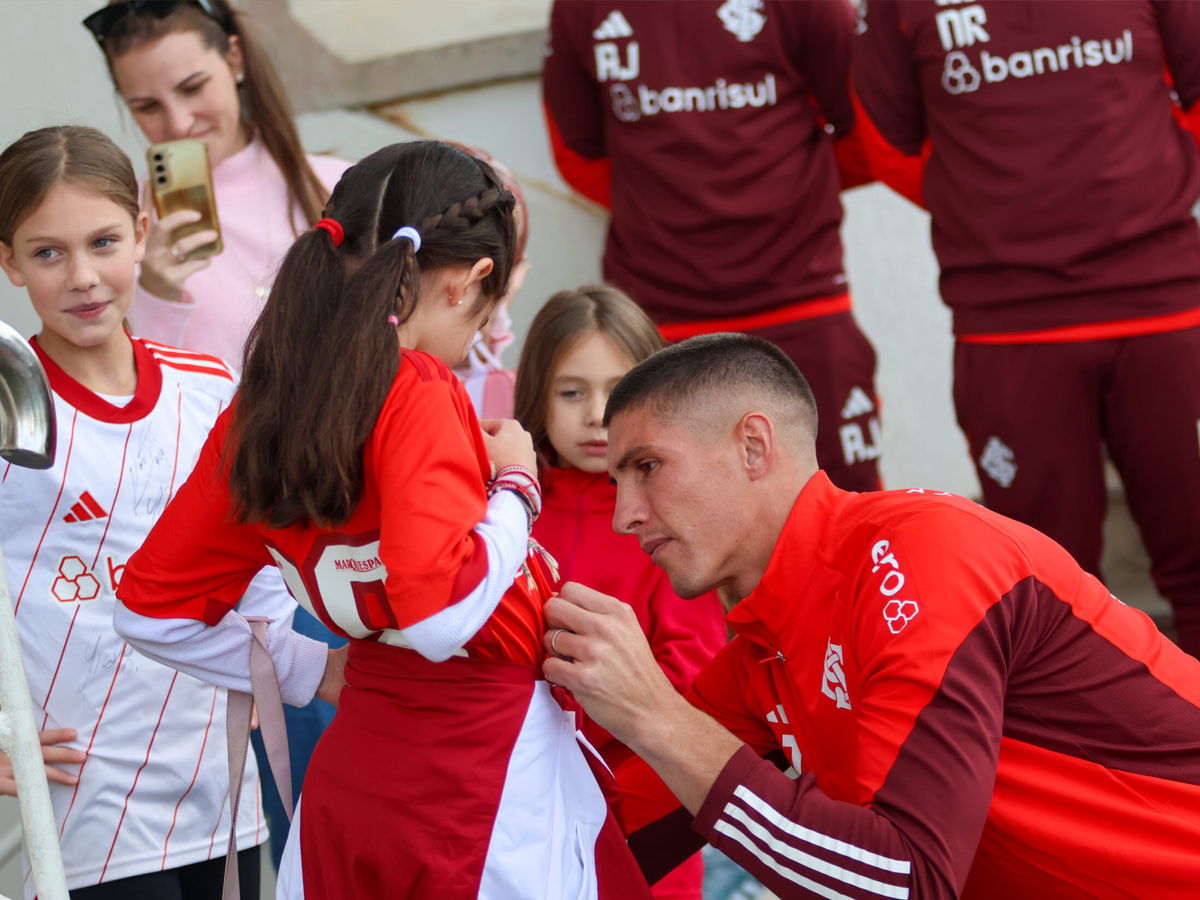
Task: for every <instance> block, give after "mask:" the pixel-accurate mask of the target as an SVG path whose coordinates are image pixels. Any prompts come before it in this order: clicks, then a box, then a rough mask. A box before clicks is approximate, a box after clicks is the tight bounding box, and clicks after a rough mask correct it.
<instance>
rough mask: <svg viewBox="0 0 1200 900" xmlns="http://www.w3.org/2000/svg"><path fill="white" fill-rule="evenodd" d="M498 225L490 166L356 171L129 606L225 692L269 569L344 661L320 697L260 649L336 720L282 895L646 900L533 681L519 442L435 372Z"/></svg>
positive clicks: (492, 271) (532, 584)
mask: <svg viewBox="0 0 1200 900" xmlns="http://www.w3.org/2000/svg"><path fill="white" fill-rule="evenodd" d="M512 210H513V198H512V195H511V194H510V193H509V192H508V191H507V190H505V189H504V187H503V185H502V184H501V182H500V180H499V178H497V177H496V175H495V173H494V172H493V170H492V169H491V167H490V166H488V165H487V164H486V163H484V162H482V161H479V160H476V159H474V158H472V157H471V156H469V155H467V154H465V153H463V152H462V151H460V150H457V149H455V148H452V147H449V146H447V145H445V144H440V143H437V142H433V141H423V142H414V143H409V144H397V145H393V146H391V147H386V148H384V149H383V150H380V151H378V152H377V153H374V154H372V155H371V156H368V157H367V158H366V159H364V160H362V161H361V162H360V163H359V164H358V165H356V166H354V167H353V168H352V169H350V170H349V171H348V172H347V173H346V175H345V176H343V178H342V180H341V181H340V182H339V183H338V185H337V187H336V188H335V189H334V191H333V193H332V195H331V196H330V199H329V204H328V206H327V207H326V209H325V217H324V218H322V219H321V221H320V222H318V223H317V225H318V227H316V228H315V229H313V230H312V231H310V232H307V233H306V234H303V235H301V237H300V238H299V239H298V240H297V241H296V243H295V245H294V246H293V247H292V249H291V250H290V251H289V252H288V255H287V257H286V258H285V259H284V262H283V265H282V267H281V268H280V271H279V276H278V278H277V279H276V281H275V285H274V287H273V288H272V291H271V296H270V298H269V299H268V301H267V305H266V308H265V309H264V311H263V314H262V316H261V318H260V319H259V321H258V322H257V324H256V325H255V327H254V331H253V332H252V334H251V338H250V346H251V350H250V351H249V353H248V355H247V358H246V366H245V374H244V379H243V382H242V388H241V390H240V391H239V393H238V396H237V399H236V402H235V404H234V405H233V408H232V409H231V411H230V413H229V414H228V415H226V416H223V417H222V419H221V420H220V421H219V422H218V424H217V427H216V428H215V429H214V430H213V434H212V435H211V437H210V439H209V441H208V443H207V445H206V446H205V448H204V450H203V452H202V453H201V456H200V460H199V462H198V463H197V468H196V471H195V474H194V475H193V477H192V478H190V479H189V480H188V482H187V484H185V485H184V487H183V489H182V490H181V491H180V493H179V496H178V497H177V499H176V501H175V502H174V503H173V504H172V505H171V506H170V508H168V509H167V511H166V512H165V513H164V515H163V517H162V519H161V520H160V522H159V524H158V526H157V527H156V528H155V530H154V531H153V532H152V534H151V535H150V537H149V539H148V540H147V542H146V544H145V545H144V546H143V548H142V550H141V552H139V553H138V554H137V555H136V556H135V557H134V558H133V559H132V560H131V561H130V563H129V566H128V568H127V570H126V572H125V577H124V579H123V581H122V583H121V589H120V592H119V597H120V599H121V600H122V601H123V603H124V606H123V607H121V608H120V609H119V610H118V612H117V615H116V623H117V627H118V629H119V630H120V631H122V633H123V634H125V635H126V636H127V638H128V639H129V640H130V641H131V643H134V644H135V645H136V646H139V647H144V648H148V649H150V650H152V651H153V652H155V653H156V654H157V655H159V656H161V657H165V658H171V657H175V658H177V659H180V660H183V659H185V658H188V659H196V658H203V659H206V660H208V667H209V669H210V671H214V672H216V671H217V670H218V669H220V668H221V667H222V666H224V667H225V669H226V671H227V672H228V676H226V677H228V678H229V679H240V680H242V681H244V679H245V677H246V672H247V657H248V656H250V654H249V653H248V648H250V647H251V641H252V638H251V637H250V636H249V632H248V630H247V628H246V624H245V622H244V621H242V622H239V618H240V617H239V616H238V614H237V613H236V612H234V611H233V609H232V602H231V601H232V598H234V597H235V596H236V595H237V594H238V592H239V591H240V590H241V587H242V585H243V584H244V583H245V582H246V581H247V580H248V579H249V578H251V577H253V575H254V574H255V573H256V572H258V571H259V570H260V569H262V568H263V567H265V566H269V565H276V566H278V567H279V568H280V569H281V570H282V571H283V576H284V579H285V580H286V581H287V583H288V585H289V587H290V588H291V589H292V592H293V593H294V594H295V595H296V598H297V599H298V600H299V601H300V602H301V603H302V604H304V605H305V606H306V607H307V608H308V609H310V610H311V611H312V612H313V613H314V614H315V615H317V616H318V617H320V619H321V620H322V621H323V622H325V623H326V625H328V626H329V627H330V628H331V629H333V630H334V631H336V632H339V633H341V634H345V635H347V636H348V637H349V638H350V644H349V652H348V658H347V657H346V656H345V655H344V653H343V652H342V651H330V652H329V654H328V658H327V662H326V664H325V666H324V667H323V671H322V667H319V666H318V667H316V668H306V667H304V666H303V665H298V664H297V658H296V657H295V656H293V657H287V656H285V655H284V654H282V653H278V652H276V651H275V647H274V645H273V644H272V645H268V646H267V651H268V652H269V653H270V654H271V656H272V662H273V663H274V666H275V670H276V673H277V674H278V677H279V681H280V685H281V689H282V690H281V692H282V694H283V695H284V696H285V697H286V696H287V694H288V693H289V687H288V686H289V685H290V684H291V683H292V682H293V681H297V680H298V681H306V680H307V681H309V682H317V681H319V682H320V684H319V686H318V688H317V694H318V696H321V697H322V698H325V699H328V700H330V701H331V702H336V703H338V712H337V715H336V716H335V718H334V721H333V724H332V725H331V726H330V727H329V729H328V730H327V731H326V732H325V734H324V735H323V736H322V738H321V740H320V743H319V744H318V746H317V749H316V752H315V753H314V755H313V758H312V762H311V763H310V766H309V769H308V773H307V775H306V778H305V784H304V796H303V803H302V804H301V805H300V806H299V807H298V810H297V818H298V821H299V827H298V828H295V827H294V828H292V830H291V833H290V834H289V838H288V844H287V848H286V850H285V852H284V858H283V861H282V863H281V866H280V873H279V886H280V894H279V895H280V896H283V897H306V898H308V900H322V898H343V897H345V898H350V897H382V896H389V897H412V898H426V897H428V898H435V897H436V898H438V900H445V898H466V897H484V898H549V897H577V896H578V897H596V898H605V897H618V896H619V897H639V896H648V888H646V886H645V882H644V880H642V879H641V875H640V872H639V871H638V870H637V867H636V865H635V864H634V862H633V859H632V857H631V856H630V854H629V851H628V848H627V847H626V846H625V844H624V841H623V839H622V838H621V836H620V832H619V829H618V828H617V826H616V822H615V820H614V819H613V818H612V816H611V814H610V813H609V812H608V808H607V804H606V803H605V800H604V796H603V794H602V791H601V788H600V786H599V785H598V784H597V783H596V780H595V778H594V777H593V775H592V774H591V772H590V767H589V763H588V761H587V760H586V758H585V757H584V755H583V753H582V751H581V749H580V746H579V744H578V743H577V741H576V737H575V717H574V713H568V712H564V710H563V709H562V708H560V707H559V706H558V704H557V703H556V702H555V700H554V699H553V696H552V694H551V691H550V689H549V686H548V685H547V683H546V682H545V681H544V680H543V679H542V676H541V670H540V668H539V665H538V664H539V663H540V662H541V660H542V657H543V651H542V635H543V631H544V623H543V612H542V605H543V603H544V600H545V597H546V596H548V589H549V588H548V585H547V584H546V582H545V580H544V577H543V575H542V571H541V568H540V566H539V564H538V561H537V559H536V558H534V557H533V556H531V555H530V554H529V551H528V548H529V544H528V539H529V530H530V528H531V526H532V523H533V520H534V519H535V518H536V517H537V513H538V511H539V509H540V506H541V495H540V491H539V488H538V484H537V479H536V475H535V473H534V471H533V469H534V465H535V457H534V451H533V447H532V444H531V441H530V439H529V436H528V435H527V434H526V433H525V432H524V431H523V430H522V429H521V428H520V426H519V425H517V423H515V422H512V421H499V420H492V421H485V422H484V423H483V429H482V430H481V428H480V424H479V422H478V421H477V419H476V417H475V413H474V410H473V409H472V408H471V403H470V400H469V399H468V397H467V395H466V392H465V391H464V390H463V387H462V385H461V383H460V382H459V381H458V379H457V378H455V376H454V375H453V373H452V372H451V371H450V369H449V368H448V364H455V363H457V362H458V361H459V360H461V359H462V357H463V356H464V355H465V354H466V352H467V350H468V348H469V347H470V345H471V341H472V339H473V336H474V334H475V333H476V332H477V331H478V330H479V329H480V328H481V327H483V326H484V324H485V323H486V322H487V319H488V317H489V316H490V315H491V313H492V311H493V310H494V309H495V306H496V304H497V303H498V302H500V300H501V299H502V298H503V296H504V294H505V292H506V290H507V287H508V282H509V276H510V274H511V271H512V267H513V263H514V256H515V254H514V249H515V238H516V229H515V227H514V223H513V212H512ZM260 646H261V644H260ZM343 666H344V671H343ZM213 677H214V679H215V680H220V679H221V678H222V676H220V675H219V674H214V676H213ZM260 709H261V704H260Z"/></svg>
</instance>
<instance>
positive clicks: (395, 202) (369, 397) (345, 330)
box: [225, 141, 516, 528]
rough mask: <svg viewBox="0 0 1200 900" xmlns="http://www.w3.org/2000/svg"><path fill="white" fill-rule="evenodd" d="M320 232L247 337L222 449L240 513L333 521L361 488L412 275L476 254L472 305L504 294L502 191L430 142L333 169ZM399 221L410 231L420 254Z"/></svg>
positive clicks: (295, 252)
mask: <svg viewBox="0 0 1200 900" xmlns="http://www.w3.org/2000/svg"><path fill="white" fill-rule="evenodd" d="M325 216H326V217H327V218H331V219H333V220H334V221H336V222H337V223H338V225H340V226H341V228H342V231H343V233H344V235H345V237H344V239H343V241H342V242H341V244H340V246H337V245H335V242H334V239H333V237H332V236H331V235H330V233H329V231H327V230H326V229H325V228H317V229H314V230H312V231H309V232H307V233H305V234H303V235H301V236H300V238H299V239H298V240H297V241H296V243H295V244H294V245H293V246H292V249H291V250H290V251H288V254H287V256H286V257H285V258H284V261H283V264H282V266H281V267H280V270H279V275H278V277H277V278H276V279H275V284H274V286H273V287H272V289H271V295H270V297H269V298H268V299H267V303H266V306H265V307H264V309H263V312H262V315H261V316H260V317H259V319H258V321H257V322H256V323H255V325H254V328H253V330H252V331H251V333H250V337H249V340H248V341H247V344H246V354H245V359H244V362H243V376H242V383H241V388H240V389H239V391H238V396H237V401H236V403H235V404H234V409H233V413H232V415H233V422H232V427H231V428H230V431H229V436H228V439H227V441H226V446H225V462H226V465H227V467H228V474H229V488H230V493H231V495H232V496H233V497H234V501H235V504H236V507H237V515H238V516H239V518H240V519H241V520H243V521H266V522H268V523H269V524H270V526H271V527H272V528H285V527H287V526H289V525H291V524H293V523H295V522H299V521H309V522H313V523H315V524H317V525H319V526H321V527H331V526H336V525H340V524H341V523H343V522H345V521H346V519H348V518H349V517H350V515H351V514H352V513H353V512H354V508H355V507H356V506H357V504H358V500H359V497H360V496H361V494H362V487H363V458H362V452H363V445H364V444H365V443H366V441H367V438H368V437H370V434H371V430H372V429H373V428H374V427H375V420H376V418H378V416H379V411H380V410H381V409H382V408H383V404H384V401H385V400H386V399H387V395H388V393H389V391H390V390H391V388H392V382H393V381H394V380H395V377H396V372H397V369H398V367H399V365H400V353H399V346H398V343H397V337H396V329H395V328H394V327H393V326H392V325H391V324H389V322H388V319H389V317H390V316H394V317H395V318H396V320H397V321H398V322H399V323H401V324H403V323H404V322H406V321H407V320H408V319H409V318H410V317H411V316H412V314H413V311H414V310H415V309H416V306H417V303H418V302H419V300H420V291H421V275H422V273H423V272H431V271H434V270H436V269H441V268H444V267H448V266H463V265H467V266H469V265H473V264H474V263H475V262H477V261H478V260H480V259H483V258H485V257H488V258H490V259H491V260H492V262H493V267H492V271H491V272H490V273H489V274H488V275H487V277H486V278H484V279H483V282H482V285H481V287H482V291H481V296H480V300H479V304H480V305H479V306H478V308H477V309H475V310H473V311H472V312H473V313H474V314H477V313H478V312H479V311H480V310H482V309H483V308H484V306H486V305H487V304H488V303H489V302H493V301H494V300H495V299H496V298H498V297H501V296H503V294H504V293H505V291H506V290H507V289H508V279H509V275H510V274H511V272H512V267H513V262H514V251H515V247H516V226H515V223H514V219H513V197H512V194H511V193H509V192H508V191H506V190H505V189H504V188H503V187H502V186H501V184H500V181H499V179H498V178H497V177H496V175H495V173H494V172H493V171H492V170H491V168H490V167H489V166H488V165H487V164H486V163H483V162H481V161H479V160H476V159H473V158H471V157H470V156H468V155H467V154H465V153H463V152H462V151H460V150H456V149H454V148H452V147H449V146H447V145H445V144H441V143H438V142H436V141H415V142H412V143H407V144H393V145H392V146H390V147H385V148H384V149H382V150H380V151H378V152H376V153H373V154H371V155H370V156H368V157H367V158H366V159H364V160H362V162H360V163H358V165H356V166H354V167H353V168H351V169H350V170H348V171H347V172H346V174H345V175H343V176H342V180H341V181H340V182H338V185H337V187H335V188H334V190H333V194H332V195H331V196H330V198H329V205H328V206H327V207H326V209H325ZM405 225H408V226H412V227H415V228H417V230H418V231H419V232H420V234H421V250H420V254H419V255H418V254H415V253H414V251H413V243H412V242H411V241H410V240H408V238H404V237H402V238H400V239H395V238H393V237H392V235H393V234H394V233H395V232H396V230H397V229H398V228H401V227H403V226H405Z"/></svg>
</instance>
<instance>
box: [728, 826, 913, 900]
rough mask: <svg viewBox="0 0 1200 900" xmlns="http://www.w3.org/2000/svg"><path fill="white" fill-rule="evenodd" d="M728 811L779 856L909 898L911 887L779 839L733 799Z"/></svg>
mask: <svg viewBox="0 0 1200 900" xmlns="http://www.w3.org/2000/svg"><path fill="white" fill-rule="evenodd" d="M724 812H725V815H727V816H728V817H729V818H731V819H737V820H738V821H739V822H741V823H742V824H743V825H744V826H746V830H747V831H749V832H750V834H751V835H753V836H754V837H755V838H757V839H758V841H759V842H760V843H761V844H763V845H764V846H765V847H766V848H767V850H768V851H769V852H771V853H773V854H775V855H776V856H782V857H785V858H787V859H789V860H791V861H792V862H794V863H799V864H800V865H802V866H804V867H805V868H806V869H812V870H813V871H814V872H818V873H819V874H821V875H825V876H827V877H829V878H836V879H837V880H838V881H841V882H843V883H844V884H848V885H850V886H851V887H856V888H860V889H862V890H864V891H870V892H871V893H873V894H878V895H879V896H881V897H891V898H893V900H908V888H906V887H901V886H899V885H895V884H888V883H886V882H883V881H876V880H875V879H874V878H868V877H867V876H865V875H859V874H858V873H857V872H851V871H849V870H848V869H843V868H842V867H841V866H835V865H834V864H833V863H830V862H826V861H825V860H823V859H818V858H817V857H815V856H810V855H809V854H807V853H805V852H803V851H801V850H797V849H796V848H795V847H793V846H791V845H790V844H787V843H784V842H783V841H781V840H779V839H777V838H776V837H775V836H774V835H772V834H771V832H769V831H767V829H766V828H764V827H763V826H762V825H760V824H759V823H758V822H755V821H754V820H753V819H751V818H750V814H749V813H747V812H746V811H745V810H743V809H741V808H739V807H737V806H734V805H733V804H732V803H727V804H725V810H724Z"/></svg>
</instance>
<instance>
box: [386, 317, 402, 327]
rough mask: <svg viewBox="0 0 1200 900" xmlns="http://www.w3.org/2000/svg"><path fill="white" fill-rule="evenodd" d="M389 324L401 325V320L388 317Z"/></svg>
mask: <svg viewBox="0 0 1200 900" xmlns="http://www.w3.org/2000/svg"><path fill="white" fill-rule="evenodd" d="M388 324H389V325H399V324H400V320H399V319H397V318H396V317H395V316H388Z"/></svg>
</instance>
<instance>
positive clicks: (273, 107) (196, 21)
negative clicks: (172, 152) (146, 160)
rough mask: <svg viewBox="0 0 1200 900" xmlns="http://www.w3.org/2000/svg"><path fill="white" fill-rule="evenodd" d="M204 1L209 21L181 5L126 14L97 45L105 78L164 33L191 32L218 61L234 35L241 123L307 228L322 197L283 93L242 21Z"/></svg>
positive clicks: (219, 1) (217, 1)
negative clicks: (160, 13)
mask: <svg viewBox="0 0 1200 900" xmlns="http://www.w3.org/2000/svg"><path fill="white" fill-rule="evenodd" d="M119 2H121V0H109V4H110V5H112V4H113V3H119ZM209 2H210V5H211V6H212V9H213V13H214V16H209V15H208V14H207V13H205V12H204V10H202V9H201V8H200V7H199V6H198V5H196V4H195V3H181V4H179V6H177V7H176V8H175V9H174V10H173V11H172V12H170V13H169V14H167V15H166V16H164V17H163V18H161V19H160V18H158V17H157V16H155V15H153V14H152V13H150V12H147V11H145V10H138V9H134V10H131V11H130V13H129V15H128V17H127V19H126V22H125V23H124V26H123V27H122V29H121V30H120V31H119V32H117V33H116V34H113V35H111V36H110V37H108V38H106V39H105V40H104V42H103V44H102V46H103V49H104V60H105V62H106V63H107V64H108V73H109V75H110V76H112V79H113V84H114V85H115V84H116V82H117V79H116V75H115V73H114V72H113V60H114V59H117V58H118V57H120V56H123V55H124V54H125V53H127V52H129V51H130V50H134V49H137V48H139V47H143V46H145V45H146V44H149V43H151V42H152V41H156V40H158V39H159V38H161V37H164V36H165V35H168V34H172V33H175V32H180V31H194V32H196V33H197V34H198V35H199V36H200V40H201V41H203V42H204V45H205V46H206V47H208V48H209V49H210V50H216V51H217V52H218V53H220V54H221V56H226V55H227V54H228V53H229V38H230V37H232V36H234V35H236V36H237V38H238V41H239V43H240V44H241V48H242V60H243V61H244V63H245V78H244V79H243V81H242V83H241V84H240V85H239V86H238V95H239V97H240V99H241V104H242V121H243V122H244V123H245V124H246V125H248V126H249V128H250V131H251V132H252V133H253V134H254V135H255V136H257V137H258V138H259V140H261V141H262V142H263V146H264V147H266V150H267V153H269V154H270V156H271V159H273V160H274V161H275V165H277V166H279V171H280V172H281V173H282V174H283V180H284V182H285V183H286V185H287V196H288V209H290V210H293V211H294V210H297V209H298V210H299V211H300V213H301V215H302V216H303V219H304V222H305V223H306V224H307V226H308V227H309V228H311V227H312V226H313V225H315V224H316V223H317V219H319V218H320V217H321V207H322V206H323V205H324V204H325V201H326V199H327V197H328V193H327V192H326V190H325V188H324V186H323V185H322V184H321V182H320V179H318V178H317V174H316V172H314V171H313V168H312V166H311V165H310V164H309V161H308V157H307V156H305V154H304V145H303V144H302V143H301V142H300V133H299V132H298V131H297V130H296V122H295V119H294V117H293V114H292V105H291V102H290V101H289V100H288V97H287V92H286V91H284V89H283V84H282V83H281V82H280V80H279V75H278V73H276V71H275V67H274V66H273V65H272V64H271V60H270V57H269V56H267V51H266V49H265V48H264V47H263V44H262V42H261V41H260V40H259V39H258V37H257V35H256V34H255V32H254V28H253V27H252V26H251V24H250V22H249V21H248V20H247V18H246V16H245V15H244V14H242V13H240V12H238V11H237V10H236V9H235V8H234V7H233V6H232V5H231V4H230V3H229V2H228V0H209ZM294 227H295V225H294V223H293V228H294Z"/></svg>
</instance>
